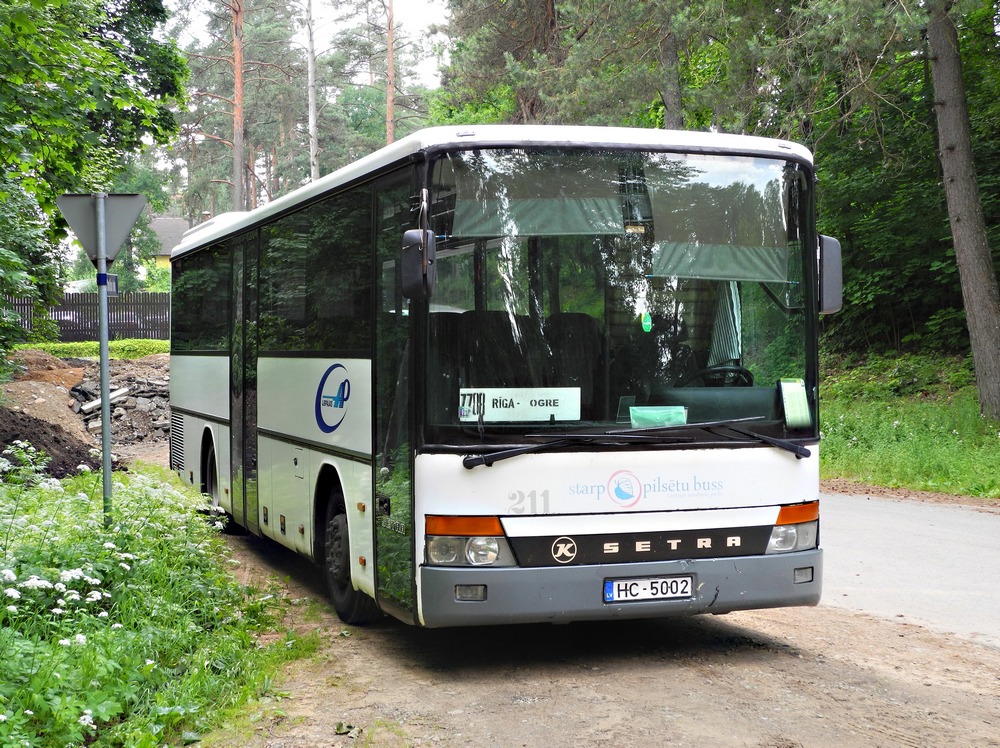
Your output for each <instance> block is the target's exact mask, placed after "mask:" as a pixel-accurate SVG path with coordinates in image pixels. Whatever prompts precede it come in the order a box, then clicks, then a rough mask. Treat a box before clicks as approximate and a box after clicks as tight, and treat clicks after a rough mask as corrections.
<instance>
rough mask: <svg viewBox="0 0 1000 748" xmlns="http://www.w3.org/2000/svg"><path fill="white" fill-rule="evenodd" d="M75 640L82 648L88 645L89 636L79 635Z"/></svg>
mask: <svg viewBox="0 0 1000 748" xmlns="http://www.w3.org/2000/svg"><path fill="white" fill-rule="evenodd" d="M73 639H74V640H75V641H76V643H77V644H79V645H80V646H83V645H84V644H86V643H87V635H86V634H77V635H76V636H74V637H73Z"/></svg>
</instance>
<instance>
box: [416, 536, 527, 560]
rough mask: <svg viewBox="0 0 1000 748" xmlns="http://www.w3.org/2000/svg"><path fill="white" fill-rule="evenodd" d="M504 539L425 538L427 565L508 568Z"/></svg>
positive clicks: (509, 558)
mask: <svg viewBox="0 0 1000 748" xmlns="http://www.w3.org/2000/svg"><path fill="white" fill-rule="evenodd" d="M511 562H512V558H511V557H510V550H509V549H508V547H507V540H506V539H505V538H496V537H472V538H462V537H455V536H453V535H436V536H430V537H428V538H427V563H429V564H432V565H434V566H509V565H511Z"/></svg>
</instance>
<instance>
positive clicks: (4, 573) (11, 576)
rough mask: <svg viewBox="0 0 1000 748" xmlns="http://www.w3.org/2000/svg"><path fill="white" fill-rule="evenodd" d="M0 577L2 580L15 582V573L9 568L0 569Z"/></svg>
mask: <svg viewBox="0 0 1000 748" xmlns="http://www.w3.org/2000/svg"><path fill="white" fill-rule="evenodd" d="M0 579H2V580H3V581H4V582H16V581H17V574H15V573H14V572H13V571H11V570H10V569H0Z"/></svg>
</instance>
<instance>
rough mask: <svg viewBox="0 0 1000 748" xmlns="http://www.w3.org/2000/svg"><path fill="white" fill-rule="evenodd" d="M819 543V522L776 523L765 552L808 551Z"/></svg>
mask: <svg viewBox="0 0 1000 748" xmlns="http://www.w3.org/2000/svg"><path fill="white" fill-rule="evenodd" d="M818 545H819V522H818V521H813V522H802V523H800V524H797V525H775V526H774V529H773V530H771V539H770V540H768V542H767V550H766V551H764V552H765V553H791V552H792V551H808V550H812V549H813V548H816V547H817V546H818Z"/></svg>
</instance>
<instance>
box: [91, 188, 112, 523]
mask: <svg viewBox="0 0 1000 748" xmlns="http://www.w3.org/2000/svg"><path fill="white" fill-rule="evenodd" d="M94 197H95V198H96V199H95V201H94V203H95V207H96V210H97V303H98V308H99V314H100V317H101V319H100V328H101V474H102V476H103V479H104V526H105V527H106V528H108V527H111V403H110V402H108V401H109V400H110V394H111V385H110V376H109V367H108V358H109V354H108V253H107V241H106V237H107V221H106V220H105V215H106V212H105V201H106V200H107V197H108V195H107V193H105V192H99V193H97V194H96V195H94Z"/></svg>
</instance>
